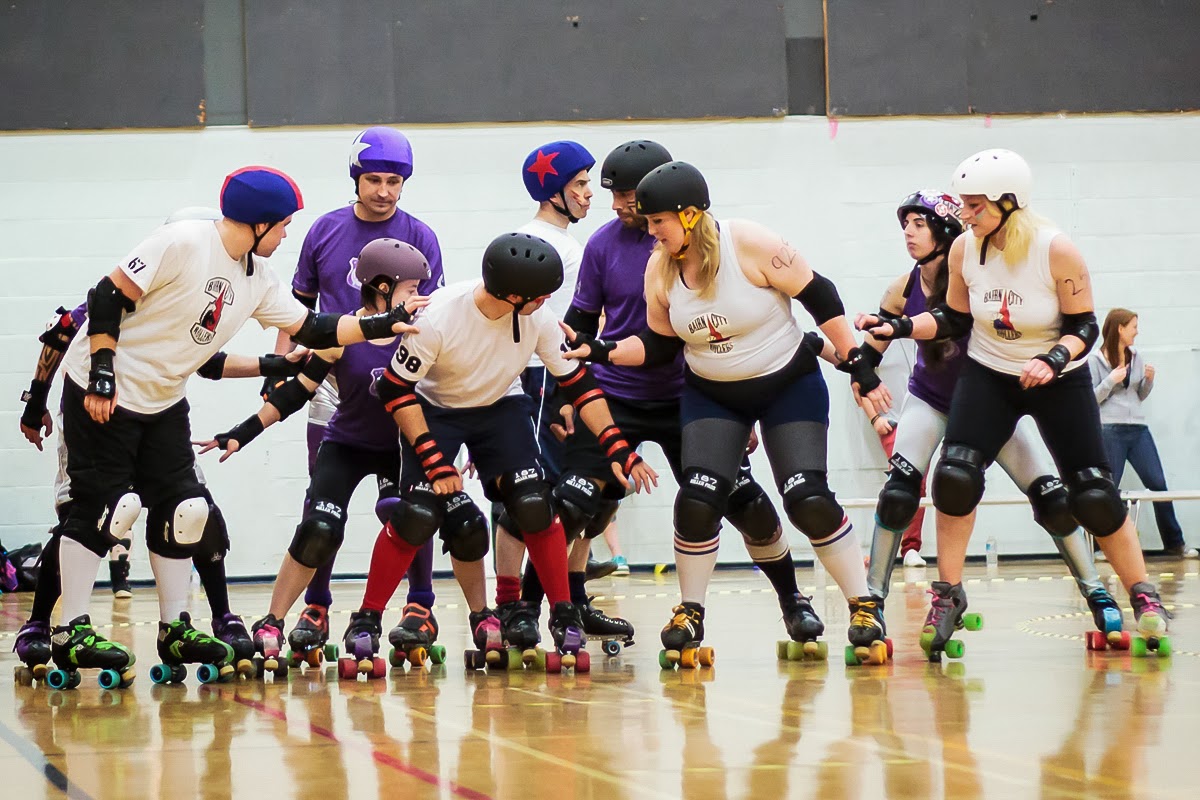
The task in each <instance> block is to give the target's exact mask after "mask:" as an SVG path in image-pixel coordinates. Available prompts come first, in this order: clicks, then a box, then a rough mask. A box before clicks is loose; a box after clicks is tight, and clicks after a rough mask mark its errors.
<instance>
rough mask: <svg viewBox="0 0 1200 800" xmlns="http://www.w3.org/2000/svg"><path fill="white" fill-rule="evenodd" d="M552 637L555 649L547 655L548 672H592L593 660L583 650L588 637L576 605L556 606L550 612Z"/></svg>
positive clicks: (560, 604) (561, 604)
mask: <svg viewBox="0 0 1200 800" xmlns="http://www.w3.org/2000/svg"><path fill="white" fill-rule="evenodd" d="M550 637H551V638H552V639H554V649H553V650H551V651H550V652H548V653H546V671H547V672H562V671H563V670H564V669H574V670H575V671H576V672H589V671H591V669H592V658H591V656H590V655H589V654H588V651H587V650H584V649H583V644H584V642H586V641H587V636H585V635H584V633H583V620H582V619H581V618H580V615H579V608H578V607H577V606H576V605H575V604H574V603H555V604H554V610H553V611H551V612H550Z"/></svg>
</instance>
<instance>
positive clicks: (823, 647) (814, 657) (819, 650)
mask: <svg viewBox="0 0 1200 800" xmlns="http://www.w3.org/2000/svg"><path fill="white" fill-rule="evenodd" d="M804 657H805V658H807V659H809V660H810V661H825V660H826V659H828V658H829V643H828V642H805V643H804Z"/></svg>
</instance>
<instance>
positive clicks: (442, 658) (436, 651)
mask: <svg viewBox="0 0 1200 800" xmlns="http://www.w3.org/2000/svg"><path fill="white" fill-rule="evenodd" d="M429 663H430V664H445V663H446V647H445V645H440V644H435V645H433V646H431V647H430V648H429Z"/></svg>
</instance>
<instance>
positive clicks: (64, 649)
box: [46, 614, 137, 689]
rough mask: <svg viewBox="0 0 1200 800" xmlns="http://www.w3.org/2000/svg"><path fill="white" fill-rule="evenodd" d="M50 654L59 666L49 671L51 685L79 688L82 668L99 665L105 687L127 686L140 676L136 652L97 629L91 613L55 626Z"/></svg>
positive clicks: (48, 679)
mask: <svg viewBox="0 0 1200 800" xmlns="http://www.w3.org/2000/svg"><path fill="white" fill-rule="evenodd" d="M50 654H51V655H52V656H53V657H54V663H55V665H56V666H57V667H58V669H53V670H50V671H49V672H47V673H46V685H47V686H49V687H50V688H51V689H74V688H76V687H77V686H79V683H80V680H81V678H80V676H79V670H81V669H99V670H100V676H99V683H100V688H101V689H116V688H121V689H124V688H126V687H127V686H129V685H130V684H131V683H133V679H134V677H136V673H135V672H134V670H133V665H134V663H135V662H136V661H137V659H136V658H134V655H133V653H131V652H130V651H129V649H128V648H126V647H125V646H124V645H120V644H117V643H116V642H110V641H108V640H107V639H105V638H104V637H103V636H101V635H100V634H98V633H96V631H95V629H93V628H92V620H91V618H90V617H89V616H88V615H87V614H84V615H83V616H81V617H76V618H75V619H73V620H71V622H70V623H68V624H66V625H59V626H58V627H57V628H55V629H54V633H53V634H51V636H50Z"/></svg>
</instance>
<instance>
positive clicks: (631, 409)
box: [563, 395, 683, 499]
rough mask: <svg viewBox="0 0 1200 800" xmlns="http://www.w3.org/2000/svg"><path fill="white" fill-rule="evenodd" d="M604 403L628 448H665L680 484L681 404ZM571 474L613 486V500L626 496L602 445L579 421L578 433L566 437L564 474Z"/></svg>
mask: <svg viewBox="0 0 1200 800" xmlns="http://www.w3.org/2000/svg"><path fill="white" fill-rule="evenodd" d="M605 400H607V401H608V410H609V413H611V414H612V418H613V422H615V423H616V425H617V427H618V428H620V429H621V433H622V434H624V436H625V441H627V442H629V446H630V447H632V448H635V449H636V448H637V447H638V446H640V445H641V444H643V443H645V442H654V443H655V444H657V445H658V446H659V447H661V448H662V451H663V455H664V456H665V457H666V459H667V464H668V465H669V466H670V468H671V474H672V475H674V476H675V480H676V481H679V480H680V479H681V477H682V474H683V473H682V470H681V469H680V466H679V462H680V454H681V452H682V449H683V434H682V429H681V428H680V426H679V401H678V400H653V401H652V400H623V399H621V398H620V397H613V396H612V395H605ZM568 472H573V473H575V474H577V475H582V476H583V477H585V478H591V479H592V480H595V481H604V482H605V488H606V489H608V486H609V484H611V485H612V486H613V487H614V488H613V491H614V492H615V494H614V496H613V497H612V498H611V499H620V498H622V497H624V496H625V490H624V489H622V488H621V484H620V483H619V482H618V481H617V480H616V479H615V477H614V476H613V471H612V462H611V461H609V460H608V458H607V457H606V456H605V455H604V451H603V450H601V449H600V442H599V441H597V439H596V436H595V434H593V433H592V432H591V431H590V430H588V427H587V426H586V425H584V424H583V422H582V421H581V420H579V419H578V418H577V419H576V420H575V433H574V434H572V435H571V436H569V437H567V441H566V454H565V457H564V459H563V473H564V474H565V473H568Z"/></svg>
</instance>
